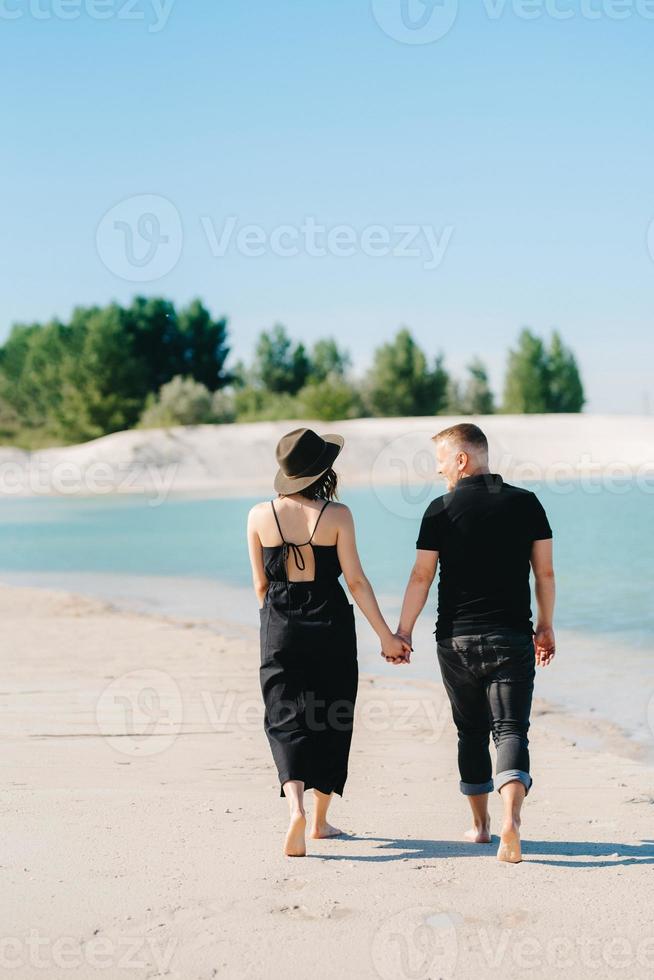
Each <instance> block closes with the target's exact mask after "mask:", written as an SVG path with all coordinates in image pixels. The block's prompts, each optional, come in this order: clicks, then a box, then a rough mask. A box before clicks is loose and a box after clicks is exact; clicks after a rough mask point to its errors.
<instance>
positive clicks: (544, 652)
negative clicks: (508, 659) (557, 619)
mask: <svg viewBox="0 0 654 980" xmlns="http://www.w3.org/2000/svg"><path fill="white" fill-rule="evenodd" d="M530 561H531V567H532V570H533V573H534V580H535V583H536V603H537V607H538V620H537V622H536V629H535V634H536V635H535V636H534V648H535V651H536V663H537V664H538V665H539V666H541V667H547V665H548V664H549V663H550V662H551V660H552V658H553V657H554V654H555V653H556V643H555V640H554V629H553V622H554V597H555V593H556V587H555V583H554V565H553V563H552V539H551V538H546V539H543V540H542V541H534V542H533V544H532V546H531V558H530Z"/></svg>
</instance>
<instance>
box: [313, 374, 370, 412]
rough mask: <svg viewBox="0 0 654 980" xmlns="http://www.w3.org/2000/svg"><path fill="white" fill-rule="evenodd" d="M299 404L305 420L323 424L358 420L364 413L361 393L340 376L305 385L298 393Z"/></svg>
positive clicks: (332, 375)
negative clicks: (315, 420)
mask: <svg viewBox="0 0 654 980" xmlns="http://www.w3.org/2000/svg"><path fill="white" fill-rule="evenodd" d="M297 402H298V409H299V414H300V415H301V416H302V417H303V418H309V419H321V420H322V421H323V422H335V421H337V420H341V419H351V418H357V417H358V416H360V415H361V414H362V411H363V405H362V401H361V396H360V394H359V392H358V391H357V390H356V389H355V388H354V387H353V385H351V384H350V383H349V382H348V381H346V380H345V378H342V377H340V376H339V375H338V374H330V375H329V376H328V377H326V378H324V379H323V380H322V381H312V382H311V383H310V384H308V385H305V386H304V388H302V390H301V391H300V392H299V393H298V396H297Z"/></svg>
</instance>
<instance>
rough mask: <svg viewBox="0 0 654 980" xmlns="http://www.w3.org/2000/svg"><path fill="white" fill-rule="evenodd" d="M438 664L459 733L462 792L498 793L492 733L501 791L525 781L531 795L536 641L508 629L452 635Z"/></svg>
mask: <svg viewBox="0 0 654 980" xmlns="http://www.w3.org/2000/svg"><path fill="white" fill-rule="evenodd" d="M438 661H439V663H440V668H441V675H442V677H443V683H444V685H445V690H446V691H447V694H448V697H449V699H450V704H451V705H452V717H453V718H454V724H455V725H456V728H457V732H458V733H459V773H460V776H461V783H460V788H461V792H462V793H464V794H465V795H466V796H476V795H478V794H480V793H490V792H491V790H492V789H493V768H492V764H491V757H490V752H489V748H488V743H489V738H490V735H491V733H492V735H493V741H494V742H495V746H496V748H497V775H496V777H495V784H494V785H495V788H496V789H498V790H499V789H501V787H502V786H504V784H505V783H508V782H511V781H513V780H519V781H520V782H521V783H523V784H524V786H525V788H526V789H527V792H528V791H529V788H530V787H531V784H532V779H531V776H530V774H529V739H528V737H527V733H528V731H529V713H530V711H531V698H532V694H533V690H534V674H535V657H534V646H533V640H532V637H531V636H530V635H529V634H525V633H518V632H514V631H508V630H507V631H500V632H497V633H487V634H483V635H476V636H454V637H450V638H449V639H446V640H439V641H438Z"/></svg>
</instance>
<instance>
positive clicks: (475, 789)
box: [459, 779, 493, 796]
mask: <svg viewBox="0 0 654 980" xmlns="http://www.w3.org/2000/svg"><path fill="white" fill-rule="evenodd" d="M459 789H460V790H461V792H462V793H463V795H464V796H481V795H482V793H492V792H493V780H492V779H489V780H488V782H486V783H463V782H461V783H459Z"/></svg>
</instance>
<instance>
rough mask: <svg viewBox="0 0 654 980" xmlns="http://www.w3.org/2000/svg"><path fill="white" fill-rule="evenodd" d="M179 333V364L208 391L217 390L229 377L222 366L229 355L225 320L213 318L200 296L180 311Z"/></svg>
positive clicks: (229, 379) (228, 380)
mask: <svg viewBox="0 0 654 980" xmlns="http://www.w3.org/2000/svg"><path fill="white" fill-rule="evenodd" d="M179 335H180V339H181V363H180V365H179V368H180V369H181V368H182V367H183V368H184V371H185V373H187V374H189V375H190V376H191V377H192V378H194V379H195V380H196V381H199V382H200V383H201V384H203V385H205V386H206V387H207V388H208V389H209V391H217V390H218V389H219V388H222V387H224V386H225V385H226V384H228V383H229V382H230V381H231V380H232V378H231V376H230V374H229V372H227V371H226V369H225V361H226V360H227V357H228V355H229V347H228V345H227V320H226V318H225V317H223V318H222V319H220V320H214V319H212V317H211V314H210V313H209V311H208V310H207V309H206V307H204V306H203V305H202V303H201V302H200V300H199V299H196V300H193V302H192V303H191V304H190V305H189V306H187V307H186V309H183V310H181V311H180V314H179Z"/></svg>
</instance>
